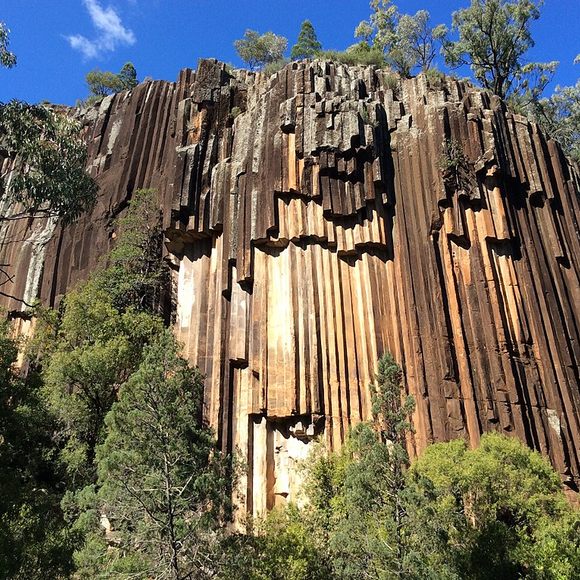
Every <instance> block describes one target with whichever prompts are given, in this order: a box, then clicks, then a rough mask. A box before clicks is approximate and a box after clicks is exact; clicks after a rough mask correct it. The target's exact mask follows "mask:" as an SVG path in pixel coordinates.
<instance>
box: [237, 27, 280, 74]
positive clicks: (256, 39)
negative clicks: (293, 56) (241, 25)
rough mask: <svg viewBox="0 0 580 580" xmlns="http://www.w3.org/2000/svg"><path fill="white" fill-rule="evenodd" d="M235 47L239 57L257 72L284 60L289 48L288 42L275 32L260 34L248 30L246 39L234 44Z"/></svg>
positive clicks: (245, 34)
mask: <svg viewBox="0 0 580 580" xmlns="http://www.w3.org/2000/svg"><path fill="white" fill-rule="evenodd" d="M234 47H235V49H236V51H237V53H238V55H239V57H240V58H241V59H242V60H243V61H244V62H246V63H247V64H248V66H249V67H250V68H251V69H252V70H256V69H258V68H262V67H264V66H266V65H268V64H272V63H274V62H277V61H279V60H282V58H283V57H284V52H285V51H286V48H287V47H288V40H287V39H286V38H284V37H283V36H278V35H277V34H274V33H273V32H266V33H264V34H260V33H259V32H256V31H255V30H250V29H248V30H246V32H245V33H244V38H240V39H239V40H236V41H235V42H234Z"/></svg>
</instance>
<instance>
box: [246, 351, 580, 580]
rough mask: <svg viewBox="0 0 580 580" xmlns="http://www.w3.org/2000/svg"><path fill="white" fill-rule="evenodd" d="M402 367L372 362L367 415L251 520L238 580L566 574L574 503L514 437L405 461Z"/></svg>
mask: <svg viewBox="0 0 580 580" xmlns="http://www.w3.org/2000/svg"><path fill="white" fill-rule="evenodd" d="M401 389H402V375H401V370H400V369H399V367H398V366H397V365H396V363H395V362H394V361H393V359H392V358H391V357H389V356H386V357H383V358H382V359H381V360H380V362H379V372H378V375H377V385H376V389H375V395H374V397H373V423H372V424H371V423H363V424H360V425H358V426H357V427H355V428H354V429H353V431H352V433H351V434H350V436H349V438H348V440H347V441H346V443H345V445H344V447H343V448H342V449H341V450H340V451H339V452H337V453H330V454H328V453H325V452H324V449H322V448H320V447H318V448H315V450H314V453H313V455H311V457H310V458H309V461H308V464H307V466H306V468H305V469H306V483H305V492H306V495H307V499H308V502H307V503H306V505H305V506H304V507H302V508H298V507H296V506H289V508H288V509H286V510H285V511H282V512H275V513H274V514H271V515H270V516H269V517H268V518H267V519H266V521H265V523H264V524H263V525H262V526H261V527H259V534H258V535H257V537H256V539H255V542H254V544H253V545H252V550H253V551H252V550H250V551H249V552H248V551H247V552H246V554H249V555H247V556H246V557H247V558H248V560H249V561H251V562H252V564H251V565H250V569H251V573H248V575H247V576H240V577H244V578H260V579H262V578H280V579H285V578H306V577H310V578H318V577H320V578H327V579H335V578H336V579H339V578H340V579H343V580H345V579H353V580H354V579H357V580H358V579H359V578H369V579H381V580H382V579H384V580H391V579H395V578H398V579H401V578H408V579H416V578H422V579H432V580H443V579H448V580H460V579H461V580H470V579H473V580H487V579H490V580H491V579H492V578H493V579H495V578H506V579H507V578H536V579H540V578H541V579H546V580H547V579H554V580H556V579H557V580H564V579H570V578H574V577H575V576H574V575H575V574H576V571H577V570H578V569H579V558H580V546H579V542H578V537H580V536H579V535H578V532H579V531H580V513H579V512H578V510H575V509H573V508H572V507H571V506H570V505H569V504H568V503H567V501H566V499H565V497H564V495H563V493H562V491H561V489H560V479H559V477H558V475H557V474H556V473H555V472H554V470H553V469H552V468H551V466H550V465H549V464H548V463H547V462H546V461H545V460H544V459H543V458H542V457H541V456H540V455H539V454H538V453H536V452H534V451H531V450H530V449H528V448H527V447H526V446H525V445H523V444H522V443H520V442H519V441H518V440H517V439H514V438H507V437H504V436H501V435H484V436H483V437H482V440H481V444H480V446H479V447H478V448H477V449H474V450H469V449H468V448H467V445H466V444H465V442H464V441H452V442H450V443H441V444H437V445H433V446H431V447H429V448H428V449H427V451H426V452H425V454H424V455H423V456H422V457H420V458H419V459H418V460H417V461H416V462H415V463H414V464H413V465H412V466H411V467H410V468H409V467H408V456H407V452H406V448H405V441H406V439H407V437H408V434H409V432H410V430H411V427H410V424H409V422H408V418H409V415H410V413H411V412H412V410H413V401H412V399H410V398H408V397H407V398H406V399H402V398H401Z"/></svg>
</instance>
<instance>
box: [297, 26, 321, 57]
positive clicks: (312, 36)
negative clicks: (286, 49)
mask: <svg viewBox="0 0 580 580" xmlns="http://www.w3.org/2000/svg"><path fill="white" fill-rule="evenodd" d="M321 50H322V44H320V42H319V40H318V37H317V36H316V31H315V30H314V26H312V22H310V20H305V21H304V22H303V23H302V26H301V27H300V33H299V34H298V41H297V42H296V44H295V45H294V46H293V47H292V51H291V52H290V58H291V59H292V60H301V59H305V58H314V57H315V56H316V55H317V54H318V53H320V51H321Z"/></svg>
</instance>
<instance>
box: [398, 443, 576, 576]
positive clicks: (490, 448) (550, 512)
mask: <svg viewBox="0 0 580 580" xmlns="http://www.w3.org/2000/svg"><path fill="white" fill-rule="evenodd" d="M409 486H410V487H413V488H415V490H416V492H417V494H416V498H417V505H418V506H419V509H418V510H417V511H418V512H419V514H420V518H419V519H420V520H422V521H423V522H424V524H425V526H426V527H429V528H431V529H432V530H439V532H438V533H437V532H436V531H435V533H434V534H432V536H435V537H438V541H439V548H438V549H439V550H440V551H441V552H442V553H444V554H446V557H447V559H448V561H450V562H452V563H453V566H454V567H455V569H456V570H457V573H458V574H459V577H460V578H473V579H478V580H484V579H489V580H491V579H494V578H549V579H562V580H563V579H567V578H573V577H575V574H577V572H578V570H579V569H580V568H579V566H580V546H579V543H578V530H579V529H580V512H579V511H578V510H577V509H574V508H572V507H571V506H570V504H569V503H568V502H567V500H566V498H565V496H564V494H563V492H562V491H561V482H560V478H559V476H558V474H557V473H556V472H555V471H554V470H553V468H552V467H551V466H550V464H549V463H548V462H547V461H546V460H545V459H544V458H543V457H541V456H540V454H539V453H536V452H534V451H532V450H530V449H529V448H528V447H526V446H525V445H524V444H523V443H521V442H520V441H518V440H517V439H515V438H509V437H505V436H502V435H499V434H488V435H484V436H483V437H482V439H481V443H480V445H479V447H478V448H476V449H472V450H470V449H468V448H467V445H466V443H465V441H463V440H457V441H452V442H450V443H439V444H436V445H432V446H430V447H428V448H427V450H426V451H425V453H424V454H423V456H421V457H420V458H419V459H418V460H417V461H416V462H415V463H414V465H413V466H412V468H411V470H410V473H409ZM418 523H419V524H420V521H419V522H418ZM421 527H422V526H421V525H419V529H421Z"/></svg>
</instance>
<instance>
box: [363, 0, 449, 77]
mask: <svg viewBox="0 0 580 580" xmlns="http://www.w3.org/2000/svg"><path fill="white" fill-rule="evenodd" d="M370 5H371V10H372V12H371V15H370V18H369V20H363V21H362V22H361V23H360V24H359V25H358V26H357V28H356V30H355V33H354V34H355V37H357V38H360V39H361V40H362V42H363V43H366V44H367V45H369V46H370V45H371V44H372V46H373V47H374V48H376V49H378V50H380V51H381V52H383V53H384V55H385V59H386V61H387V63H388V64H390V65H391V66H392V67H393V68H394V69H395V70H396V71H397V72H398V73H399V74H401V75H402V76H404V77H409V76H410V75H411V73H412V71H413V70H414V69H416V68H417V67H420V69H421V70H422V71H423V72H425V71H427V70H429V69H430V68H431V66H432V64H433V60H434V59H435V55H436V54H437V46H438V45H439V43H440V42H441V41H442V39H443V37H444V36H445V34H446V33H447V28H446V27H445V26H444V25H442V24H440V25H438V26H435V27H433V26H431V23H430V15H429V12H427V10H419V11H418V12H417V13H416V14H413V15H411V14H402V13H400V12H399V10H398V8H397V7H396V6H395V5H394V4H392V3H391V0H371V3H370Z"/></svg>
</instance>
